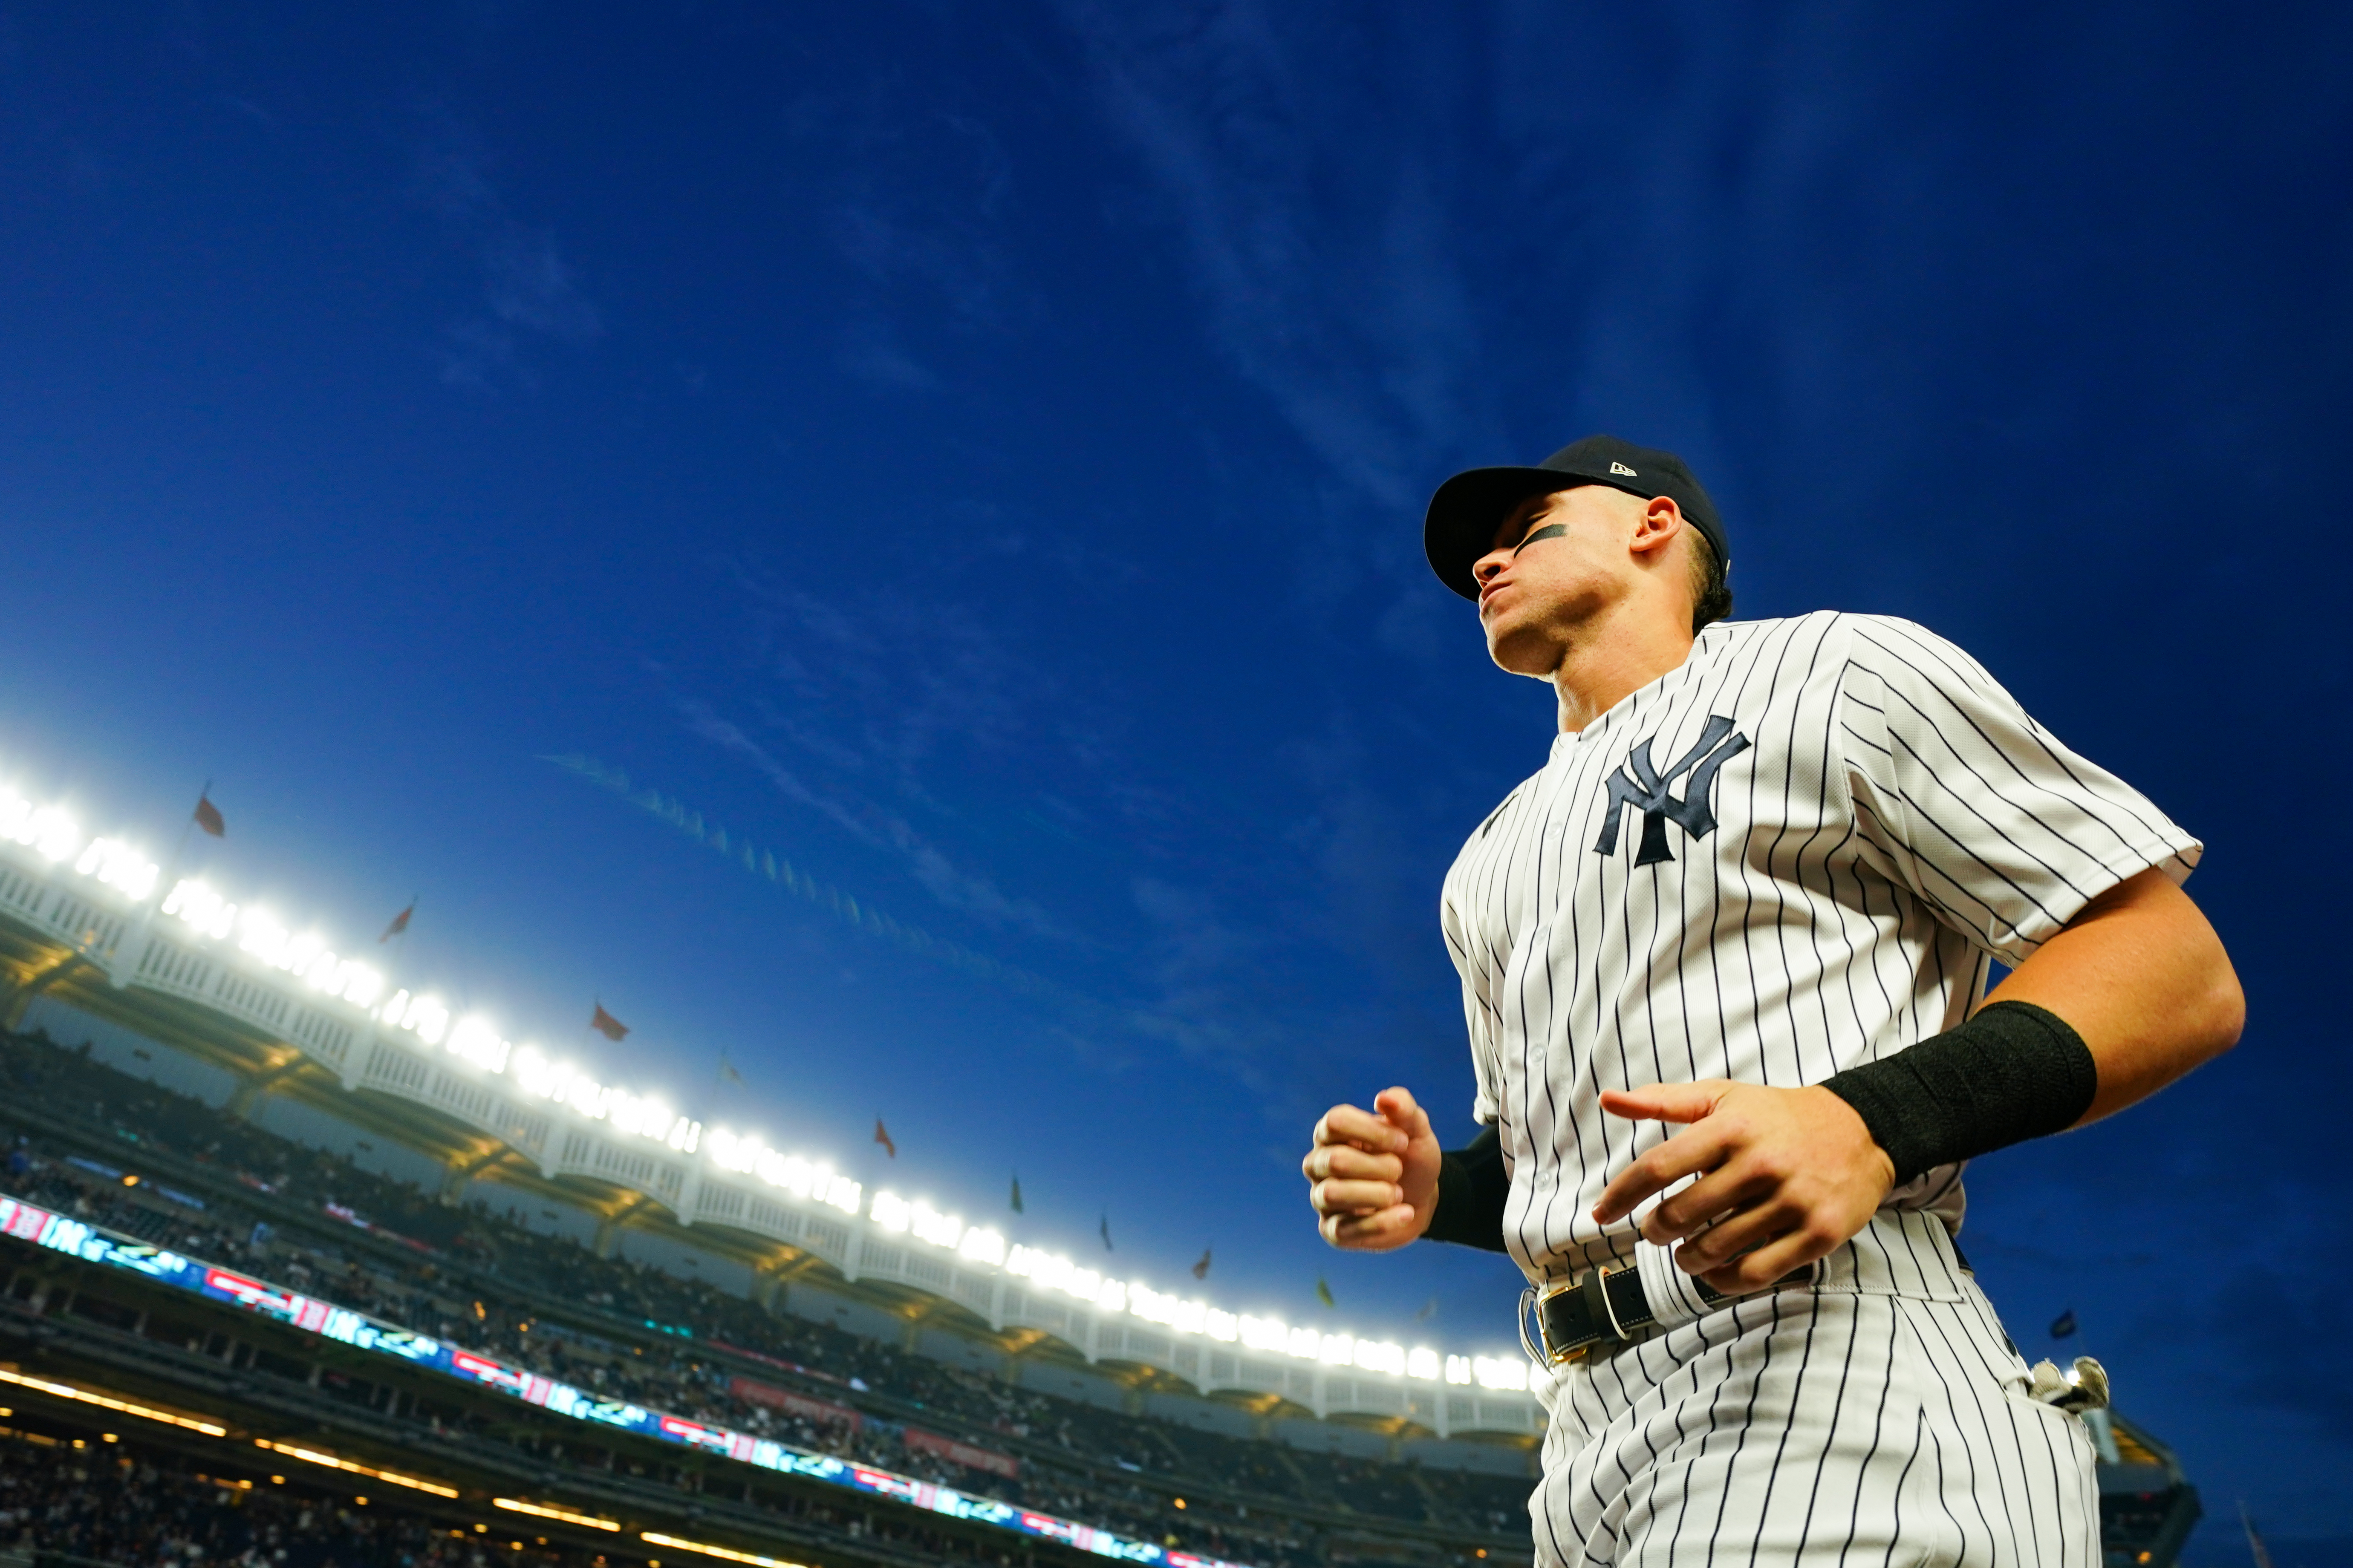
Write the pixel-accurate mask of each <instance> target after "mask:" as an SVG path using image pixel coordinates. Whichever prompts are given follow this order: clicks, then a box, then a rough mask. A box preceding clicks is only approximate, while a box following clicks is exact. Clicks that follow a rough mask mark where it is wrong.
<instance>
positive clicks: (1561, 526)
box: [1512, 522, 1568, 555]
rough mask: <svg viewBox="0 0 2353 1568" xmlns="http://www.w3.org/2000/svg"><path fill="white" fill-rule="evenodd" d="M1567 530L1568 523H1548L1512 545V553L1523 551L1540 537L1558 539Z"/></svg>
mask: <svg viewBox="0 0 2353 1568" xmlns="http://www.w3.org/2000/svg"><path fill="white" fill-rule="evenodd" d="M1567 531H1568V525H1567V524H1566V523H1560V522H1551V523H1546V525H1545V526H1544V527H1542V528H1539V529H1537V530H1536V531H1535V532H1534V533H1531V534H1529V535H1528V536H1527V537H1526V538H1525V539H1523V540H1521V541H1520V542H1518V543H1517V544H1514V546H1512V553H1513V554H1514V555H1517V554H1518V553H1519V552H1521V551H1523V550H1525V549H1526V548H1527V547H1528V546H1529V545H1531V544H1534V543H1535V542H1536V541H1537V540H1539V539H1558V538H1559V537H1560V536H1561V535H1562V534H1565V533H1567Z"/></svg>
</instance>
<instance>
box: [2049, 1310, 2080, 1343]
mask: <svg viewBox="0 0 2353 1568" xmlns="http://www.w3.org/2000/svg"><path fill="white" fill-rule="evenodd" d="M2074 1331H2075V1309H2074V1308H2073V1307H2070V1308H2068V1309H2067V1310H2065V1311H2063V1312H2062V1313H2060V1314H2059V1315H2058V1316H2057V1317H2055V1318H2053V1319H2052V1320H2051V1337H2052V1339H2054V1340H2063V1339H2065V1338H2066V1337H2067V1336H2068V1335H2070V1334H2072V1333H2073V1332H2074Z"/></svg>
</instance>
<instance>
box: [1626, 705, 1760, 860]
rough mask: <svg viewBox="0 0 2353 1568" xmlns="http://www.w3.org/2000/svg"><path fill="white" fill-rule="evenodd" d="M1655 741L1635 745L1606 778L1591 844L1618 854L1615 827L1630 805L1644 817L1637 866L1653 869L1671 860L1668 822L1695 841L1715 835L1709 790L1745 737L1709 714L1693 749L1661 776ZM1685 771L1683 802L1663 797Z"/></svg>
mask: <svg viewBox="0 0 2353 1568" xmlns="http://www.w3.org/2000/svg"><path fill="white" fill-rule="evenodd" d="M1656 739H1658V737H1657V736H1655V735H1653V736H1651V737H1649V738H1647V739H1644V740H1641V741H1637V742H1634V749H1633V751H1632V752H1630V753H1629V754H1628V755H1627V758H1626V764H1625V766H1624V767H1621V768H1620V769H1619V770H1618V771H1617V772H1616V773H1612V774H1610V775H1609V805H1607V806H1606V807H1604V808H1603V811H1602V817H1601V837H1599V838H1597V839H1595V840H1594V841H1593V852H1594V853H1595V854H1596V855H1615V854H1617V853H1618V824H1619V822H1620V820H1621V819H1622V818H1623V817H1624V816H1625V815H1626V808H1627V807H1628V806H1632V807H1634V808H1635V809H1636V810H1638V811H1640V812H1641V814H1642V843H1641V847H1640V848H1639V849H1637V850H1635V852H1634V864H1635V865H1637V866H1655V865H1657V864H1658V863H1659V862H1660V861H1662V860H1672V859H1673V858H1674V854H1673V852H1672V851H1671V850H1670V849H1668V847H1667V824H1668V823H1670V822H1672V823H1673V824H1674V825H1675V826H1678V827H1680V828H1682V829H1683V831H1684V832H1685V833H1687V834H1689V835H1690V836H1691V837H1694V838H1704V837H1707V836H1708V835H1709V834H1711V833H1713V832H1715V809H1714V808H1713V807H1711V806H1710V805H1708V804H1707V796H1708V792H1709V791H1710V790H1712V789H1714V788H1715V773H1716V770H1717V769H1718V768H1721V767H1722V766H1724V764H1725V763H1728V762H1730V761H1731V760H1732V759H1733V758H1735V757H1736V756H1738V755H1739V754H1740V753H1741V752H1745V751H1746V750H1747V749H1748V737H1747V736H1746V735H1743V734H1740V733H1739V732H1737V731H1735V730H1734V729H1733V727H1732V721H1731V720H1729V719H1727V718H1725V716H1724V715H1723V714H1721V713H1711V714H1709V715H1708V718H1707V726H1706V728H1704V729H1703V730H1701V731H1700V732H1699V739H1698V740H1696V741H1694V742H1692V749H1691V750H1690V751H1688V752H1684V753H1683V755H1682V756H1680V757H1678V758H1676V759H1675V763H1674V765H1673V766H1672V767H1671V768H1669V769H1667V770H1666V771H1665V772H1664V773H1661V772H1660V771H1659V769H1658V766H1657V764H1655V763H1652V762H1651V741H1654V740H1656ZM1629 773H1630V774H1631V776H1629ZM1686 773H1688V774H1690V775H1691V776H1690V777H1689V778H1688V779H1687V780H1685V782H1684V784H1683V799H1681V800H1677V799H1675V798H1674V797H1673V796H1672V795H1668V794H1667V786H1668V785H1669V784H1672V783H1674V782H1675V780H1677V779H1679V778H1683V775H1684V774H1686Z"/></svg>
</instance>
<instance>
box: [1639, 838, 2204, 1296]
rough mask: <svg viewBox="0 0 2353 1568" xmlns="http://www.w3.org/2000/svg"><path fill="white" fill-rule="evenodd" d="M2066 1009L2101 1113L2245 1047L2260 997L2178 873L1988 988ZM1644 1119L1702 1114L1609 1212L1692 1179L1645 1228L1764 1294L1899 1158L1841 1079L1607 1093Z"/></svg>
mask: <svg viewBox="0 0 2353 1568" xmlns="http://www.w3.org/2000/svg"><path fill="white" fill-rule="evenodd" d="M2000 1002H2027V1003H2031V1004H2033V1005H2037V1006H2040V1007H2042V1008H2045V1009H2047V1010H2048V1011H2049V1012H2051V1013H2052V1014H2054V1015H2056V1016H2058V1017H2060V1018H2062V1019H2063V1020H2064V1021H2065V1022H2066V1023H2067V1024H2068V1025H2069V1026H2072V1027H2073V1029H2074V1031H2075V1033H2076V1034H2077V1035H2078V1036H2080V1037H2082V1040H2083V1043H2084V1047H2086V1048H2088V1050H2089V1051H2090V1053H2091V1057H2092V1061H2093V1064H2094V1068H2095V1069H2096V1071H2097V1075H2098V1079H2097V1082H2098V1087H2097V1089H2095V1090H2094V1095H2093V1098H2092V1103H2091V1107H2090V1109H2089V1110H2086V1111H2085V1112H2084V1115H2083V1117H2082V1118H2081V1119H2080V1120H2079V1121H2078V1122H2077V1125H2081V1124H2082V1123H2083V1122H2087V1121H2097V1120H2098V1119H2099V1118H2101V1117H2104V1116H2107V1115H2111V1114H2113V1113H2114V1112H2116V1111H2118V1110H2123V1109H2124V1108H2125V1107H2126V1106H2128V1105H2131V1104H2133V1103H2134V1102H2135V1101H2137V1100H2143V1099H2146V1098H2147V1096H2149V1095H2151V1094H2153V1093H2155V1092H2156V1091H2157V1090H2158V1089H2162V1088H2164V1087H2165V1086H2166V1085H2167V1084H2168V1083H2171V1082H2172V1081H2173V1080H2174V1079H2178V1078H2179V1077H2181V1076H2182V1075H2183V1074H2185V1073H2187V1072H2189V1070H2190V1069H2192V1068H2196V1067H2198V1066H2199V1065H2200V1063H2202V1062H2205V1061H2208V1060H2210V1059H2211V1058H2214V1057H2216V1056H2219V1055H2221V1053H2222V1052H2223V1051H2225V1050H2228V1049H2229V1048H2230V1047H2232V1045H2233V1044H2235V1043H2236V1042H2237V1040H2238V1037H2239V1031H2240V1027H2241V1026H2242V1023H2243V1022H2244V1020H2245V1016H2246V1004H2245V999H2244V997H2243V995H2242V993H2241V991H2240V988H2239V982H2238V976H2237V975H2236V973H2234V972H2233V971H2232V967H2231V961H2230V958H2229V956H2228V955H2227V954H2226V953H2225V952H2223V950H2222V944H2221V940H2220V939H2219V938H2218V937H2217V936H2216V935H2215V934H2214V930H2213V928H2212V926H2211V925H2210V924H2208V923H2207V921H2206V917H2205V916H2204V915H2203V914H2202V913H2201V912H2200V910H2199V909H2198V906H2197V905H2196V904H2194V903H2192V902H2191V901H2190V900H2189V896H2188V895H2187V894H2185V893H2184V892H2182V891H2181V889H2179V888H2177V887H2176V886H2174V884H2173V883H2172V881H2171V880H2170V879H2168V878H2167V877H2166V875H2165V874H2164V872H2162V871H2158V870H2150V871H2144V872H2142V873H2141V874H2140V875H2138V876H2137V877H2133V878H2131V879H2127V880H2126V881H2125V882H2123V883H2120V884H2119V885H2117V886H2116V887H2115V888H2113V889H2110V890H2109V891H2108V892H2106V893H2105V894H2103V895H2101V896H2100V897H2099V898H2096V899H2094V900H2092V902H2091V903H2090V904H2088V905H2086V906H2085V907H2084V910H2083V911H2082V912H2081V913H2079V914H2078V915H2077V916H2076V917H2075V918H2074V919H2073V921H2070V922H2069V923H2068V924H2067V926H2066V928H2065V929H2064V930H2063V931H2060V932H2059V933H2058V934H2057V935H2055V936H2053V937H2052V938H2051V939H2050V940H2049V941H2048V942H2044V943H2043V944H2042V947H2040V948H2039V949H2037V950H2036V951H2035V952H2034V953H2033V955H2032V956H2031V957H2029V958H2028V959H2027V960H2026V962H2025V963H2022V964H2021V965H2020V966H2019V967H2018V969H2017V971H2016V972H2015V973H2012V974H2011V975H2010V978H2009V979H2008V980H2007V981H2005V982H2004V983H2003V984H2001V985H2000V986H1999V987H1998V988H1996V989H1995V991H1994V992H1993V993H1992V994H1990V995H1989V996H1988V997H1987V998H1986V1005H1987V1006H1991V1005H1995V1004H1997V1003H2000ZM1601 1103H1602V1106H1603V1108H1604V1109H1605V1110H1609V1111H1610V1112H1611V1113H1613V1114H1615V1115H1619V1116H1624V1117H1629V1118H1632V1119H1636V1120H1658V1121H1678V1122H1689V1123H1690V1124H1691V1125H1690V1126H1689V1127H1688V1128H1686V1130H1685V1131H1682V1132H1679V1133H1677V1134H1676V1135H1675V1136H1674V1137H1672V1138H1671V1139H1669V1140H1668V1141H1667V1142H1664V1143H1662V1144H1660V1145H1659V1146H1658V1147H1657V1148H1655V1149H1652V1150H1651V1151H1650V1152H1648V1153H1646V1154H1644V1155H1643V1156H1642V1157H1641V1159H1639V1160H1637V1161H1635V1162H1634V1163H1633V1164H1631V1165H1630V1166H1629V1167H1627V1169H1626V1170H1624V1171H1623V1172H1621V1173H1620V1174H1619V1175H1618V1176H1617V1178H1616V1179H1615V1180H1614V1181H1612V1182H1611V1183H1610V1184H1609V1186H1608V1187H1607V1188H1606V1189H1605V1190H1604V1191H1603V1193H1602V1195H1601V1199H1600V1202H1599V1203H1598V1204H1597V1205H1595V1206H1594V1210H1593V1216H1594V1218H1595V1219H1596V1220H1598V1221H1599V1222H1601V1223H1603V1224H1609V1223H1611V1222H1613V1221H1616V1220H1620V1219H1622V1218H1624V1217H1625V1216H1626V1215H1630V1214H1631V1213H1632V1212H1633V1211H1634V1210H1635V1208H1636V1207H1638V1206H1639V1205H1641V1204H1642V1203H1643V1202H1644V1201H1645V1200H1647V1199H1649V1198H1651V1196H1653V1195H1655V1194H1659V1193H1662V1192H1664V1191H1666V1190H1667V1189H1668V1188H1669V1187H1671V1186H1672V1185H1673V1184H1675V1183H1677V1182H1679V1181H1681V1180H1683V1178H1684V1177H1686V1176H1691V1175H1698V1176H1699V1178H1700V1179H1699V1180H1698V1181H1696V1182H1694V1184H1692V1185H1691V1186H1690V1187H1688V1188H1686V1189H1685V1190H1683V1192H1680V1193H1678V1194H1675V1195H1674V1196H1673V1197H1671V1198H1669V1199H1667V1200H1666V1201H1665V1202H1663V1203H1662V1204H1660V1205H1658V1207H1657V1208H1656V1209H1654V1210H1652V1211H1651V1214H1650V1215H1648V1216H1647V1217H1646V1218H1645V1220H1644V1221H1643V1225H1642V1233H1643V1235H1644V1236H1645V1237H1647V1238H1648V1239H1649V1240H1651V1241H1652V1242H1655V1243H1658V1244H1660V1245H1662V1246H1663V1245H1667V1244H1670V1243H1673V1242H1677V1241H1680V1242H1682V1244H1683V1245H1682V1247H1680V1248H1679V1249H1678V1252H1677V1262H1678V1263H1679V1264H1680V1265H1681V1267H1683V1268H1684V1269H1685V1270H1687V1271H1689V1272H1691V1273H1693V1274H1696V1275H1698V1276H1699V1277H1701V1278H1702V1279H1705V1280H1706V1281H1707V1282H1708V1283H1709V1284H1711V1285H1713V1286H1715V1288H1716V1289H1719V1290H1723V1291H1725V1292H1727V1293H1730V1292H1737V1291H1742V1290H1753V1289H1760V1288H1762V1287H1764V1286H1766V1285H1769V1284H1771V1283H1772V1282H1773V1281H1774V1280H1776V1279H1780V1278H1781V1277H1782V1276H1784V1275H1786V1274H1788V1273H1789V1272H1790V1271H1791V1270H1792V1269H1796V1268H1803V1267H1804V1266H1805V1265H1807V1264H1809V1263H1811V1262H1813V1261H1814V1260H1815V1259H1816V1258H1820V1257H1823V1256H1825V1255H1826V1254H1828V1253H1829V1252H1830V1251H1831V1248H1833V1247H1837V1246H1839V1245H1840V1244H1841V1243H1842V1242H1844V1241H1846V1240H1847V1239H1848V1238H1849V1237H1852V1236H1853V1235H1854V1234H1855V1233H1856V1232H1857V1231H1859V1230H1861V1229H1862V1226H1863V1225H1864V1224H1865V1223H1866V1222H1868V1221H1869V1220H1870V1218H1871V1216H1872V1215H1873V1212H1875V1211H1876V1210H1877V1208H1878V1206H1879V1204H1880V1201H1881V1200H1882V1199H1883V1198H1884V1197H1885V1196H1886V1195H1887V1193H1888V1191H1889V1190H1890V1188H1891V1187H1892V1186H1893V1184H1894V1179H1895V1168H1894V1163H1893V1162H1892V1161H1891V1160H1890V1159H1889V1157H1888V1155H1887V1153H1886V1152H1885V1151H1883V1149H1881V1148H1880V1146H1879V1145H1878V1143H1877V1142H1874V1141H1873V1137H1872V1135H1871V1132H1870V1131H1869V1129H1868V1128H1867V1127H1866V1126H1865V1124H1864V1121H1863V1119H1862V1116H1861V1114H1859V1113H1858V1112H1857V1111H1856V1110H1855V1109H1854V1108H1853V1106H1852V1105H1850V1104H1849V1103H1848V1102H1847V1101H1846V1100H1842V1099H1841V1098H1840V1097H1839V1096H1838V1095H1837V1094H1835V1093H1833V1092H1831V1090H1830V1089H1824V1088H1821V1087H1820V1086H1819V1085H1817V1086H1814V1087H1810V1088H1805V1089H1768V1088H1765V1087H1762V1086H1759V1085H1755V1084H1737V1083H1730V1082H1725V1081H1722V1080H1716V1081H1712V1082H1706V1083H1695V1084H1669V1085H1662V1086H1659V1087H1658V1088H1655V1089H1643V1090H1641V1091H1638V1092H1633V1093H1625V1092H1620V1091H1616V1090H1611V1091H1609V1092H1606V1093H1605V1094H1604V1095H1603V1096H1602V1101H1601Z"/></svg>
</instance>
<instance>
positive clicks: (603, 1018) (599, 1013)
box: [588, 1002, 629, 1040]
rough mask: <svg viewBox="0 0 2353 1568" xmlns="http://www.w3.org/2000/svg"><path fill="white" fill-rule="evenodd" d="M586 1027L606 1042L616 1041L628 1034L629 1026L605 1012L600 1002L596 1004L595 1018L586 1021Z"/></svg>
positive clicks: (603, 1005)
mask: <svg viewBox="0 0 2353 1568" xmlns="http://www.w3.org/2000/svg"><path fill="white" fill-rule="evenodd" d="M588 1026H589V1027H590V1028H592V1029H594V1030H596V1032H597V1033H598V1034H600V1035H602V1036H604V1037H606V1038H607V1039H608V1040H618V1039H619V1038H620V1037H622V1036H624V1035H626V1034H628V1032H629V1026H628V1025H627V1024H624V1023H623V1022H621V1020H619V1019H618V1018H616V1017H615V1016H613V1015H611V1014H610V1013H607V1011H605V1004H603V1003H602V1002H599V1003H597V1004H596V1016H595V1017H593V1018H591V1019H589V1020H588Z"/></svg>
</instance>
